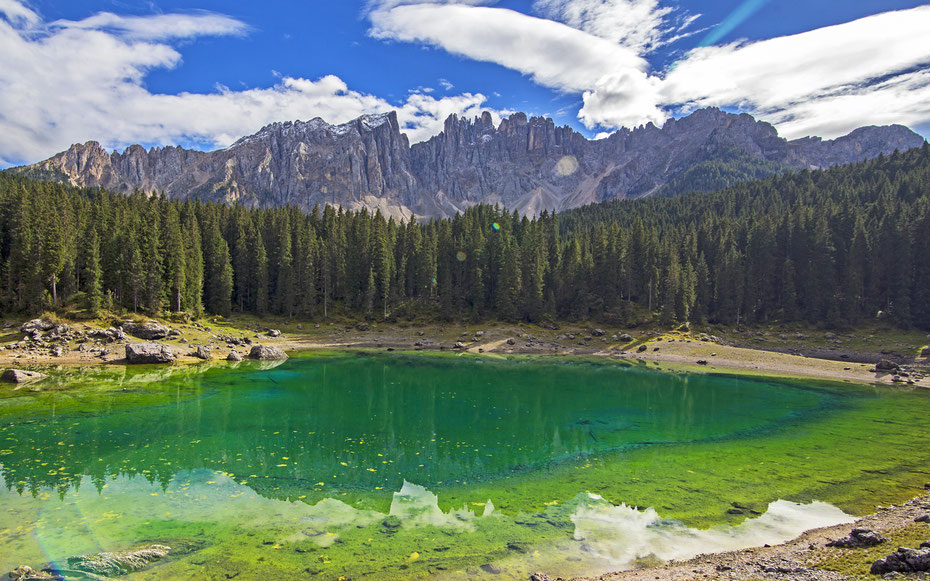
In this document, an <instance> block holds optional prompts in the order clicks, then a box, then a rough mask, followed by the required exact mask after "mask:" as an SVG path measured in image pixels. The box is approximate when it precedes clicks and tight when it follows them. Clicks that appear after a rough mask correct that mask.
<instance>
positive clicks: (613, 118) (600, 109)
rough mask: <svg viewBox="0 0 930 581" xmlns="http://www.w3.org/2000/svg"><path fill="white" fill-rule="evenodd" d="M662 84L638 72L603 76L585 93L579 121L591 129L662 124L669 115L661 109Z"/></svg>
mask: <svg viewBox="0 0 930 581" xmlns="http://www.w3.org/2000/svg"><path fill="white" fill-rule="evenodd" d="M660 83H661V81H659V79H657V78H655V77H650V76H648V75H646V74H645V73H642V72H639V71H624V72H621V73H619V74H615V75H608V76H605V77H602V78H601V79H599V80H598V82H597V83H596V84H595V86H594V90H592V91H585V92H584V95H583V96H582V99H583V101H584V106H583V107H582V108H581V110H580V111H579V112H578V118H579V119H580V120H581V122H582V123H584V124H585V126H586V127H588V128H594V127H598V126H600V127H636V126H637V125H642V124H644V123H648V122H652V123H654V124H656V125H660V126H661V125H662V123H664V122H665V120H666V119H667V118H668V114H667V113H666V112H665V111H663V110H662V108H661V107H660V106H659V87H660Z"/></svg>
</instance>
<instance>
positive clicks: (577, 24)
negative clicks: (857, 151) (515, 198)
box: [369, 0, 930, 138]
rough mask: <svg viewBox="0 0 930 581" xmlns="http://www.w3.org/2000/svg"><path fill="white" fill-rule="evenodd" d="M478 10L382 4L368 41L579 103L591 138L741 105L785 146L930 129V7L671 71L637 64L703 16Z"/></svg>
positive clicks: (616, 6)
mask: <svg viewBox="0 0 930 581" xmlns="http://www.w3.org/2000/svg"><path fill="white" fill-rule="evenodd" d="M475 4H481V3H480V2H467V3H463V2H458V3H456V2H429V0H417V1H414V2H410V1H407V2H404V1H403V0H391V1H389V3H384V2H381V3H378V4H377V5H374V6H375V7H374V9H373V10H372V12H371V13H370V14H369V18H370V19H371V22H372V28H371V31H370V33H371V34H372V36H375V37H377V38H383V39H391V40H396V41H402V42H415V43H421V44H425V45H430V46H435V47H439V48H442V49H444V50H446V51H448V52H450V53H453V54H457V55H461V56H464V57H467V58H470V59H475V60H481V61H486V62H493V63H497V64H499V65H502V66H504V67H507V68H510V69H513V70H517V71H519V72H521V73H523V74H526V75H529V76H530V77H531V78H532V79H533V81H534V82H536V83H538V84H540V85H544V86H547V87H552V88H555V89H558V90H560V91H565V92H578V93H582V94H583V101H584V105H583V107H582V108H581V109H580V110H579V112H578V117H579V119H580V120H581V121H582V122H583V123H584V124H585V125H586V126H587V127H588V128H590V129H595V128H602V129H612V128H617V127H621V126H628V127H629V126H636V125H641V124H643V123H647V122H650V121H651V122H653V123H656V124H660V123H661V122H662V121H664V120H665V119H666V118H667V117H668V115H669V112H670V111H671V110H685V111H687V110H690V109H694V108H698V107H705V106H722V107H735V108H739V109H741V110H743V111H746V112H749V113H752V114H754V115H756V116H757V117H760V118H762V119H765V120H767V121H770V122H772V123H773V124H775V125H776V127H778V128H779V130H780V132H781V133H782V134H783V135H785V136H786V137H789V138H793V137H799V136H802V135H807V134H819V135H821V136H823V137H827V138H832V137H836V136H839V135H842V134H844V133H847V132H849V131H851V130H852V129H855V128H856V127H859V126H862V125H867V124H887V123H892V122H897V123H909V124H912V125H919V124H925V123H927V122H928V121H930V113H928V112H927V109H928V106H927V105H925V103H927V92H928V88H927V87H928V84H930V79H928V78H927V76H928V67H930V34H927V33H926V31H927V30H930V6H922V7H918V8H914V9H910V10H901V11H896V12H887V13H882V14H876V15H873V16H868V17H865V18H862V19H859V20H856V21H853V22H849V23H845V24H839V25H835V26H830V27H825V28H820V29H816V30H812V31H809V32H805V33H802V34H796V35H792V36H785V37H779V38H773V39H769V40H763V41H756V42H743V43H736V44H730V45H725V46H709V47H702V48H697V49H694V50H691V51H690V52H688V53H687V55H686V57H685V58H684V59H682V60H681V61H679V62H677V63H675V64H674V65H672V66H671V67H669V68H668V70H666V71H658V72H655V71H649V70H648V66H647V63H646V61H645V60H643V59H642V58H640V56H639V55H642V54H645V53H648V52H649V51H650V50H651V49H652V48H654V47H655V46H658V45H660V44H662V43H668V42H671V41H673V40H675V39H677V38H680V37H681V36H682V35H687V34H689V32H687V31H686V30H685V29H686V28H687V27H688V26H689V25H691V24H692V23H693V22H694V19H695V18H696V16H688V15H678V18H677V21H676V22H675V23H671V20H672V17H671V14H672V12H671V11H670V9H668V8H664V7H662V6H661V5H660V4H659V0H536V2H535V4H534V7H535V9H536V10H537V11H538V12H539V13H540V14H542V15H545V16H547V17H549V18H554V19H557V20H559V21H560V22H554V21H552V20H546V19H541V18H534V17H532V16H528V15H525V14H522V13H519V12H515V11H512V10H506V9H502V8H491V7H487V6H480V5H475Z"/></svg>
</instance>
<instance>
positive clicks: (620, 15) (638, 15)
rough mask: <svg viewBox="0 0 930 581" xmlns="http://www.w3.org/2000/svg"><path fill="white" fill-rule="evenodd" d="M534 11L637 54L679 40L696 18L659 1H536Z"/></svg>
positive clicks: (645, 52)
mask: <svg viewBox="0 0 930 581" xmlns="http://www.w3.org/2000/svg"><path fill="white" fill-rule="evenodd" d="M533 9H534V10H535V11H536V12H537V13H538V14H540V15H541V16H544V17H546V18H548V19H551V20H556V21H558V22H562V23H564V24H566V25H568V26H571V27H572V28H577V29H578V30H583V31H584V32H587V33H589V34H591V35H594V36H597V37H599V38H603V39H606V40H609V41H611V42H614V43H616V44H619V45H620V46H623V47H626V48H629V49H632V50H634V51H635V52H636V53H637V54H640V55H642V54H647V53H649V52H650V51H652V50H654V49H656V48H657V47H660V46H662V45H664V44H667V43H669V42H672V41H674V40H677V39H679V38H681V36H682V35H683V34H687V33H686V32H685V30H686V29H687V28H688V27H689V26H690V25H691V24H692V23H693V22H694V20H695V19H696V18H697V15H688V14H681V13H679V12H680V11H679V10H676V9H675V8H673V7H671V6H662V5H660V4H659V0H536V2H534V3H533Z"/></svg>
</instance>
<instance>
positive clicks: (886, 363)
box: [875, 359, 898, 371]
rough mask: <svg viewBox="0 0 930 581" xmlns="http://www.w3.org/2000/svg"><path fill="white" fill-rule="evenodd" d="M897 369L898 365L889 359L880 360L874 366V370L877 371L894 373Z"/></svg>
mask: <svg viewBox="0 0 930 581" xmlns="http://www.w3.org/2000/svg"><path fill="white" fill-rule="evenodd" d="M897 368H898V364H897V363H895V362H894V361H891V360H889V359H882V360H881V361H879V362H878V363H877V364H876V365H875V369H877V370H879V371H894V370H895V369H897Z"/></svg>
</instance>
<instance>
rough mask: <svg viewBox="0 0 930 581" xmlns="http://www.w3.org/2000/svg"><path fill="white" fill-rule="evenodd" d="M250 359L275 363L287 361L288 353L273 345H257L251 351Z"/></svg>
mask: <svg viewBox="0 0 930 581" xmlns="http://www.w3.org/2000/svg"><path fill="white" fill-rule="evenodd" d="M249 359H260V360H263V361H274V360H280V359H287V353H285V352H284V351H282V350H281V349H279V348H277V347H272V346H271V345H255V346H254V347H252V350H251V351H249Z"/></svg>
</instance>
